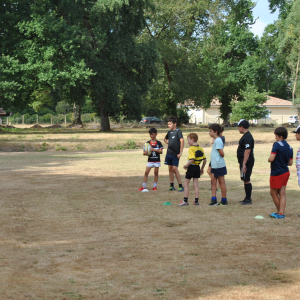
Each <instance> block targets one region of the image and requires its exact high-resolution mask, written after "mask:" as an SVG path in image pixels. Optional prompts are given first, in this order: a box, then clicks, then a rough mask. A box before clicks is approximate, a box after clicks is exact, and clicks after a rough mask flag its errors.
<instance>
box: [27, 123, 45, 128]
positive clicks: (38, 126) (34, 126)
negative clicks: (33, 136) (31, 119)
mask: <svg viewBox="0 0 300 300" xmlns="http://www.w3.org/2000/svg"><path fill="white" fill-rule="evenodd" d="M41 128H44V127H42V126H41V125H39V124H34V125H33V126H31V127H30V129H41Z"/></svg>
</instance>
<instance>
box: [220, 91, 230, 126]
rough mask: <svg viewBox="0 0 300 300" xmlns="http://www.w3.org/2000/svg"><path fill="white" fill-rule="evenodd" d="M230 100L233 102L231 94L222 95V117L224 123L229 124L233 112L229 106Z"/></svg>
mask: <svg viewBox="0 0 300 300" xmlns="http://www.w3.org/2000/svg"><path fill="white" fill-rule="evenodd" d="M230 102H231V97H230V95H225V96H223V97H222V104H221V106H220V113H221V118H222V119H223V125H229V116H230V113H231V107H230V106H229V105H230Z"/></svg>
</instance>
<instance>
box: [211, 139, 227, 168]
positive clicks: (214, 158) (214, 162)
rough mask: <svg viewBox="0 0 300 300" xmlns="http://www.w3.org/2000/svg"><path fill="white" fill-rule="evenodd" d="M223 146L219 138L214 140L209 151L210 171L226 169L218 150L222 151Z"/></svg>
mask: <svg viewBox="0 0 300 300" xmlns="http://www.w3.org/2000/svg"><path fill="white" fill-rule="evenodd" d="M223 148H224V144H223V141H222V139H221V138H220V137H218V138H216V139H215V141H214V144H213V147H212V149H211V154H210V162H211V168H212V169H220V168H224V167H226V163H225V160H224V158H223V157H222V156H221V155H220V153H219V151H218V149H223Z"/></svg>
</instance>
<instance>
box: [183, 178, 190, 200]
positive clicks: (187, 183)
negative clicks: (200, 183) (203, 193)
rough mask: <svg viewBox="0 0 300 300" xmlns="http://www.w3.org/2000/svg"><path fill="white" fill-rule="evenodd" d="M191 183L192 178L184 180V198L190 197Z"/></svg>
mask: <svg viewBox="0 0 300 300" xmlns="http://www.w3.org/2000/svg"><path fill="white" fill-rule="evenodd" d="M189 184H190V179H187V178H185V180H184V198H188V197H189Z"/></svg>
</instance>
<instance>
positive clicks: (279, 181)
mask: <svg viewBox="0 0 300 300" xmlns="http://www.w3.org/2000/svg"><path fill="white" fill-rule="evenodd" d="M274 134H275V140H276V142H275V143H274V144H273V148H272V152H271V155H270V157H269V159H268V162H270V163H271V178H270V194H271V196H272V198H273V201H274V204H275V206H276V208H277V213H273V214H270V217H271V218H275V219H284V218H285V214H284V210H285V205H286V196H285V189H286V185H287V182H288V180H289V177H290V172H289V168H288V166H291V165H292V164H293V148H292V147H291V146H290V145H289V144H288V143H287V142H286V138H287V136H288V132H287V130H286V128H285V127H278V128H276V129H275V131H274Z"/></svg>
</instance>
